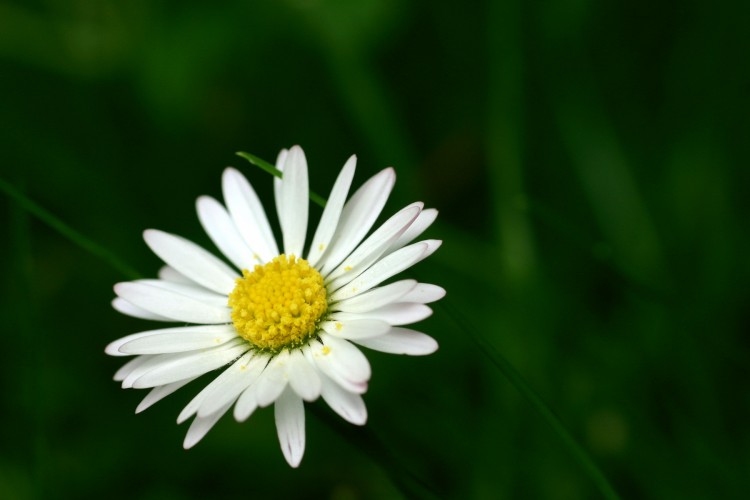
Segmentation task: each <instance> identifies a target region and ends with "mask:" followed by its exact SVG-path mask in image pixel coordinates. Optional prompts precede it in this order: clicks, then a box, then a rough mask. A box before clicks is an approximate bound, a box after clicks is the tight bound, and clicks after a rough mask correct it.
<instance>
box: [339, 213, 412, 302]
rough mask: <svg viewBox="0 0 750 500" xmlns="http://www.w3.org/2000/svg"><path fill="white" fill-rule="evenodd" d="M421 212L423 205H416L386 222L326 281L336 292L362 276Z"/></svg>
mask: <svg viewBox="0 0 750 500" xmlns="http://www.w3.org/2000/svg"><path fill="white" fill-rule="evenodd" d="M420 210H422V203H415V204H413V205H409V206H408V207H406V208H403V209H402V210H400V211H398V212H397V213H396V214H395V215H394V216H393V217H391V218H390V219H388V220H387V221H385V222H384V223H383V224H382V225H381V226H380V227H379V228H378V229H377V230H375V232H374V233H372V234H371V235H370V237H369V238H367V239H366V240H365V241H363V242H362V244H361V245H359V246H358V247H357V249H356V250H354V252H352V254H351V255H350V256H348V257H347V258H345V259H344V261H343V262H342V263H341V264H339V265H338V267H337V268H336V269H334V270H333V271H331V273H330V274H328V275H327V276H325V279H326V281H327V282H329V283H331V288H332V289H334V290H335V289H336V288H340V287H341V286H342V285H345V284H346V283H348V282H350V281H351V280H352V279H354V278H355V277H357V276H359V275H360V274H362V272H363V271H365V270H366V269H367V268H368V267H370V265H371V264H372V263H373V262H375V261H376V260H378V258H379V257H380V256H381V255H383V252H385V251H386V249H387V248H388V247H389V246H390V245H391V243H393V242H394V241H395V240H396V238H398V236H399V235H400V234H401V233H403V232H404V231H405V230H406V229H407V228H408V227H409V225H410V224H411V223H412V222H413V221H414V219H416V218H417V216H418V215H419V212H420Z"/></svg>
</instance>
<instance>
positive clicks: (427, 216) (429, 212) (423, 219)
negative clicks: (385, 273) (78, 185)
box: [386, 208, 438, 253]
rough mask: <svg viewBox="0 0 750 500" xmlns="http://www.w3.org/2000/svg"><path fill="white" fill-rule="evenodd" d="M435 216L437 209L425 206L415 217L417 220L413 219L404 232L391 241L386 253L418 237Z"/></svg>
mask: <svg viewBox="0 0 750 500" xmlns="http://www.w3.org/2000/svg"><path fill="white" fill-rule="evenodd" d="M437 216H438V211H437V210H435V209H434V208H427V209H425V210H422V212H421V213H420V214H419V217H417V220H415V221H414V222H413V223H412V225H411V226H409V229H407V230H406V231H404V233H403V234H402V235H401V236H399V237H398V239H397V240H396V241H395V242H393V244H392V245H391V247H390V248H389V249H388V251H387V252H386V253H391V252H395V251H396V250H398V249H399V248H402V247H404V246H406V245H408V244H409V243H411V242H412V241H414V240H416V239H417V238H419V236H420V235H421V234H422V233H424V232H425V230H427V228H428V227H430V226H431V225H432V223H433V222H435V219H436V218H437Z"/></svg>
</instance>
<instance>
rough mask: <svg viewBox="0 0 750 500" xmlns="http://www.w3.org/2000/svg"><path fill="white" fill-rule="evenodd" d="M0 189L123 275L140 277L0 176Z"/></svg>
mask: <svg viewBox="0 0 750 500" xmlns="http://www.w3.org/2000/svg"><path fill="white" fill-rule="evenodd" d="M0 191H2V192H4V193H5V194H7V195H8V196H9V197H10V198H11V199H12V200H13V201H15V202H16V203H18V205H19V206H20V207H21V208H23V209H24V210H26V211H27V212H29V213H30V214H32V215H34V216H35V217H36V218H37V219H39V220H41V221H42V222H44V223H45V224H47V225H48V226H49V227H51V228H52V229H54V230H55V231H57V232H58V233H60V234H61V235H62V236H64V237H66V238H67V239H69V240H70V241H72V242H73V243H75V244H76V245H78V246H79V247H81V248H82V249H84V250H86V251H87V252H89V253H90V254H92V255H94V256H95V257H98V258H99V259H101V260H103V261H105V262H107V263H108V264H109V265H111V266H112V267H113V268H115V269H117V270H118V271H119V272H121V273H122V274H124V275H125V276H128V277H130V278H131V279H138V278H140V274H139V273H137V272H136V271H135V270H133V268H131V267H130V266H128V265H127V264H125V263H124V262H123V261H121V260H120V259H118V258H117V256H115V255H114V254H113V253H112V252H110V251H109V250H107V249H106V248H104V247H103V246H101V245H99V244H98V243H96V242H94V241H93V240H90V239H88V238H87V237H85V236H84V235H82V234H81V233H79V232H78V231H76V230H75V229H73V228H71V227H70V226H68V225H67V224H65V223H64V222H63V221H61V220H60V219H58V218H57V217H55V216H54V215H52V214H51V213H50V212H48V211H47V210H45V209H44V208H42V207H41V206H39V205H38V204H36V203H35V202H34V201H32V200H31V199H30V198H29V197H28V196H26V195H24V194H23V193H22V192H21V191H20V190H19V189H18V188H16V187H15V186H14V185H13V184H11V183H9V182H7V181H6V180H4V179H2V178H0Z"/></svg>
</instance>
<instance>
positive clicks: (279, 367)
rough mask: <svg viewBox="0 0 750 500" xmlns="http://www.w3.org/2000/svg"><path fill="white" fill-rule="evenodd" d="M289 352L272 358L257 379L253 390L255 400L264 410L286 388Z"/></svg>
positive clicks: (282, 352)
mask: <svg viewBox="0 0 750 500" xmlns="http://www.w3.org/2000/svg"><path fill="white" fill-rule="evenodd" d="M288 363H289V352H288V351H281V352H280V353H279V354H277V355H276V356H274V357H273V358H272V359H271V361H270V362H269V363H268V365H267V366H266V368H265V370H263V373H262V374H261V376H260V377H259V378H258V384H257V387H256V388H255V399H256V401H257V402H258V406H260V407H261V408H265V407H266V406H268V405H270V404H271V403H273V402H274V401H276V398H278V397H279V394H281V392H282V391H283V390H284V387H286V384H287V382H288V381H289V377H288V374H287V370H288Z"/></svg>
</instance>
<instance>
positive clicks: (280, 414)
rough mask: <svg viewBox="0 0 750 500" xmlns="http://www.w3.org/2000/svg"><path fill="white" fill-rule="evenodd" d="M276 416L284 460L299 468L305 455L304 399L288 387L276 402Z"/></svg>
mask: <svg viewBox="0 0 750 500" xmlns="http://www.w3.org/2000/svg"><path fill="white" fill-rule="evenodd" d="M274 415H275V417H276V432H277V433H278V436H279V444H281V451H282V453H284V458H285V459H286V461H287V463H289V465H291V466H292V467H297V466H299V463H300V461H301V460H302V455H304V453H305V405H304V403H303V402H302V398H300V397H299V396H298V395H297V394H295V393H294V391H293V390H292V389H291V388H290V387H287V388H286V389H285V390H284V392H282V393H281V396H280V397H279V398H278V399H277V400H276V404H275V405H274Z"/></svg>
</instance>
